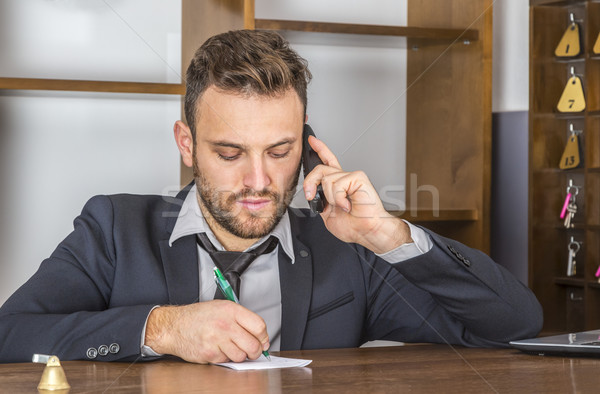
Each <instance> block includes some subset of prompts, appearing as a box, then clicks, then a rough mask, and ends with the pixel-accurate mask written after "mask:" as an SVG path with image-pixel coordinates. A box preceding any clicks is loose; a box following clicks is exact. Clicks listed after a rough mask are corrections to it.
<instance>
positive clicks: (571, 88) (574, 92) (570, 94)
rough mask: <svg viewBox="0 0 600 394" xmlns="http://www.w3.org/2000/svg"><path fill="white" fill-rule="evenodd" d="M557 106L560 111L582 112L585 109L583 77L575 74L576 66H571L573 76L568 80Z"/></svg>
mask: <svg viewBox="0 0 600 394" xmlns="http://www.w3.org/2000/svg"><path fill="white" fill-rule="evenodd" d="M556 108H557V109H558V111H559V112H581V111H583V110H584V109H585V96H584V94H583V86H582V84H581V78H579V77H578V76H577V75H575V68H574V67H571V77H570V78H569V80H568V81H567V85H566V86H565V89H564V90H563V93H562V95H561V96H560V100H559V101H558V105H557V106H556Z"/></svg>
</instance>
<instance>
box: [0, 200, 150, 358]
mask: <svg viewBox="0 0 600 394" xmlns="http://www.w3.org/2000/svg"><path fill="white" fill-rule="evenodd" d="M113 225H114V215H113V209H112V205H111V201H110V199H109V198H108V197H94V198H92V199H91V200H90V201H89V202H88V203H87V204H86V206H85V207H84V209H83V211H82V214H81V215H80V216H79V217H78V218H76V219H75V221H74V231H73V232H72V233H71V234H70V235H69V236H68V237H67V238H66V239H65V240H64V241H63V242H62V243H61V244H60V245H59V246H58V247H57V249H56V250H55V251H54V252H53V253H52V255H51V256H50V257H49V258H48V259H46V260H44V261H43V262H42V264H41V266H40V268H39V270H38V271H37V272H36V273H35V275H33V277H32V278H31V279H30V280H29V281H28V282H26V283H25V284H24V285H23V286H22V287H21V288H19V289H18V290H17V291H16V292H15V293H14V294H13V295H12V296H11V297H10V298H9V299H8V300H7V302H6V303H5V304H4V305H3V306H2V308H1V309H0V338H2V341H1V342H0V361H1V362H25V361H31V356H32V355H33V354H34V353H43V354H54V355H57V356H58V357H59V358H60V359H63V360H72V359H86V358H87V352H88V349H90V348H95V349H98V348H100V346H102V345H106V346H110V345H111V344H117V345H118V348H119V349H118V352H114V350H115V349H116V348H117V347H116V346H113V348H112V350H113V352H109V353H108V354H106V355H102V354H100V355H98V356H97V357H98V359H99V360H103V361H111V360H127V359H134V358H135V357H137V356H138V355H139V353H140V335H141V330H142V328H143V326H144V323H145V320H146V317H147V315H148V313H149V311H150V310H151V308H152V307H153V305H125V304H121V305H115V304H114V302H113V299H112V298H113V294H112V291H111V288H112V287H113V283H114V281H115V265H116V256H115V253H116V252H115V250H116V249H115V240H114V238H113V232H114V231H113ZM139 280H143V278H140V279H139ZM101 353H102V352H101Z"/></svg>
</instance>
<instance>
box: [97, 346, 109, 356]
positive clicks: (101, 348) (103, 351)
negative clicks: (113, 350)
mask: <svg viewBox="0 0 600 394" xmlns="http://www.w3.org/2000/svg"><path fill="white" fill-rule="evenodd" d="M98 354H99V355H101V356H106V355H107V354H108V346H106V345H102V346H99V347H98Z"/></svg>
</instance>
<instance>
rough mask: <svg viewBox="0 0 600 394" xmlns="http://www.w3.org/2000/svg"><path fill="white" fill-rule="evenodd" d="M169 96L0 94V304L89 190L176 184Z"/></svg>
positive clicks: (64, 230) (65, 227) (176, 105)
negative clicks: (0, 188)
mask: <svg viewBox="0 0 600 394" xmlns="http://www.w3.org/2000/svg"><path fill="white" fill-rule="evenodd" d="M179 111H180V99H179V96H149V95H148V96H146V95H133V94H132V95H129V94H120V95H117V94H99V93H60V92H58V93H44V92H35V93H31V92H23V91H5V92H1V93H0V128H1V133H0V149H1V150H0V165H1V168H2V172H0V174H1V175H0V185H2V194H1V197H0V218H1V221H0V223H1V230H0V233H1V237H0V243H1V246H0V302H3V301H4V300H5V299H6V298H7V297H8V296H9V295H10V294H11V293H12V292H13V291H14V290H15V289H16V288H17V287H18V286H19V285H20V284H22V283H24V282H25V280H26V279H27V278H28V277H29V276H30V275H31V274H32V273H33V272H34V271H35V270H36V269H37V267H38V266H39V264H40V263H41V261H42V260H43V259H44V258H46V257H48V256H49V255H50V253H51V252H52V251H53V250H54V248H55V247H56V245H57V244H58V243H59V242H60V241H61V240H62V239H63V238H64V237H65V236H66V235H67V234H68V233H69V232H70V231H71V230H72V221H73V219H74V218H75V217H76V216H77V215H78V214H79V212H80V211H81V208H82V207H83V205H84V204H85V202H86V201H87V200H88V199H89V198H90V197H91V196H93V195H95V194H112V193H146V194H149V193H151V194H161V193H163V192H167V191H169V190H174V189H175V190H176V189H177V186H178V182H179V178H178V176H179V159H178V151H177V148H176V147H175V144H174V141H173V137H172V124H173V120H174V119H177V118H178V117H179Z"/></svg>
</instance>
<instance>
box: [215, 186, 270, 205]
mask: <svg viewBox="0 0 600 394" xmlns="http://www.w3.org/2000/svg"><path fill="white" fill-rule="evenodd" d="M248 197H254V198H268V199H270V200H273V201H274V202H276V203H277V202H279V200H281V196H280V195H279V193H276V192H273V191H271V190H260V191H257V190H253V189H243V190H241V191H239V192H237V193H232V194H230V195H229V196H228V197H227V200H228V201H231V202H234V201H237V200H241V199H244V198H248Z"/></svg>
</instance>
